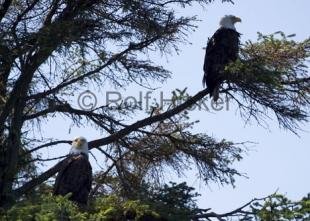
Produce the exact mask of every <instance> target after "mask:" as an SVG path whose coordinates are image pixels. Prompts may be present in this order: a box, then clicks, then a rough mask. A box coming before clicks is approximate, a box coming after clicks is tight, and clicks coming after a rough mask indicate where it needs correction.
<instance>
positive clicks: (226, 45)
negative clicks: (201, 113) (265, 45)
mask: <svg viewBox="0 0 310 221" xmlns="http://www.w3.org/2000/svg"><path fill="white" fill-rule="evenodd" d="M236 22H241V19H240V18H238V17H236V16H233V15H226V16H224V17H223V18H222V19H221V21H220V28H219V29H218V30H217V31H216V32H215V33H214V34H213V36H212V38H211V39H210V40H209V41H208V44H207V48H206V55H205V60H204V65H203V70H204V76H203V80H202V82H203V85H204V86H205V85H206V86H207V88H208V89H209V92H210V97H212V96H213V100H214V101H217V99H218V98H219V88H220V85H221V83H222V81H223V79H222V78H221V73H222V72H223V71H224V68H225V66H226V65H227V64H228V63H230V62H233V61H235V60H236V59H237V58H238V52H239V37H240V33H238V32H237V31H236V28H235V23H236Z"/></svg>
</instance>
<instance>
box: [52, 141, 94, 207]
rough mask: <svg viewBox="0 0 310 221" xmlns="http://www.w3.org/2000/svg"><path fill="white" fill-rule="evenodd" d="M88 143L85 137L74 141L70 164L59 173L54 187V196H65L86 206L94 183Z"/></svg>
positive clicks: (70, 153) (69, 158) (69, 159)
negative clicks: (68, 195)
mask: <svg viewBox="0 0 310 221" xmlns="http://www.w3.org/2000/svg"><path fill="white" fill-rule="evenodd" d="M88 152H89V151H88V143H87V140H86V139H85V138H84V137H77V138H75V139H74V140H73V141H72V146H71V150H70V152H69V156H68V158H67V160H68V163H67V164H66V166H65V167H64V168H62V170H61V171H59V173H58V175H57V177H56V180H55V185H54V195H62V196H65V195H67V194H68V193H71V195H70V197H69V199H70V200H72V201H74V202H76V203H77V204H78V205H81V206H83V205H86V204H87V201H88V195H89V192H90V190H91V183H92V167H91V165H90V163H89V161H88Z"/></svg>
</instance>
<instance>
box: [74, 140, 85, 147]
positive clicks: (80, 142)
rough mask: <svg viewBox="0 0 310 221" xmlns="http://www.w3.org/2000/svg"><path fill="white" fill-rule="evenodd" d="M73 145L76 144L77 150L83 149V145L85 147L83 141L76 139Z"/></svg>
mask: <svg viewBox="0 0 310 221" xmlns="http://www.w3.org/2000/svg"><path fill="white" fill-rule="evenodd" d="M72 143H75V147H76V148H77V149H80V148H81V147H82V145H83V141H82V140H80V139H75V140H73V142H72Z"/></svg>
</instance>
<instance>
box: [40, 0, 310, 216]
mask: <svg viewBox="0 0 310 221" xmlns="http://www.w3.org/2000/svg"><path fill="white" fill-rule="evenodd" d="M309 10H310V1H309V0H295V1H292V0H273V1H270V0H235V4H234V5H232V4H227V3H226V4H222V3H220V1H218V3H214V4H211V5H209V6H208V7H206V8H205V9H202V8H201V7H199V6H195V7H193V8H191V9H187V10H186V14H187V15H198V18H199V19H200V20H202V21H201V22H200V23H198V25H199V28H198V29H197V30H196V32H194V33H191V34H190V35H189V36H188V40H189V41H190V42H191V43H192V44H191V45H185V46H182V45H181V46H180V48H181V50H182V51H181V52H180V54H179V55H175V54H174V55H173V56H172V57H168V58H161V59H162V60H160V59H159V58H156V60H157V59H158V60H159V61H160V63H162V64H164V65H165V66H166V67H167V68H168V69H169V70H171V71H172V73H173V76H172V78H171V79H169V80H168V81H167V83H165V84H164V85H163V86H162V88H161V89H159V90H162V91H164V92H165V93H166V94H167V96H169V93H170V91H172V90H174V89H175V88H180V89H183V88H185V87H188V92H189V93H190V94H191V95H193V94H195V93H197V92H198V91H200V90H201V89H202V83H201V80H202V74H203V72H202V64H203V57H204V50H202V47H204V46H205V44H206V42H207V38H208V37H210V36H211V35H212V34H213V33H214V31H215V30H216V29H217V28H218V22H219V19H220V18H221V17H222V16H223V15H225V14H234V15H237V16H239V17H241V18H242V23H241V24H239V23H238V24H237V30H238V31H239V32H240V33H242V41H243V42H244V41H246V40H248V39H251V40H256V37H257V32H258V31H259V32H262V33H264V34H271V33H274V32H276V31H280V30H281V31H284V32H285V33H286V34H293V33H295V34H297V36H296V38H295V39H297V40H303V39H305V38H307V37H309V36H310V29H309V22H310V13H309ZM182 13H184V12H182ZM167 60H168V62H167ZM137 90H143V89H142V88H139V87H137V86H133V87H132V88H130V89H128V91H126V96H128V95H134V96H135V95H136V96H137V94H138V92H137ZM103 93H104V88H103ZM191 116H192V119H193V120H196V119H197V120H200V124H199V125H198V126H197V127H196V128H195V131H196V132H206V133H207V134H208V135H212V136H214V137H216V138H218V139H222V138H225V139H227V140H232V141H235V142H242V141H253V142H256V143H257V144H256V145H255V146H251V151H250V152H249V153H248V155H246V156H244V160H243V161H241V162H240V163H237V164H235V165H234V166H235V167H236V168H238V169H239V171H240V172H243V173H246V175H247V176H248V177H249V178H248V179H247V178H243V177H240V178H237V181H236V188H232V187H230V186H218V185H217V184H211V185H210V186H209V187H205V186H204V184H203V183H202V182H199V181H198V180H197V178H196V176H195V175H194V173H190V175H189V176H188V177H187V178H185V179H182V180H185V181H187V182H188V184H189V185H192V186H194V187H196V188H197V191H198V192H200V193H201V194H202V197H200V198H199V206H200V207H202V208H209V207H212V208H213V209H214V210H215V211H217V212H225V211H228V210H231V209H233V208H236V207H238V206H239V205H241V204H243V203H245V202H247V201H249V200H251V199H252V198H254V197H261V196H266V195H268V194H271V193H273V192H274V191H275V190H277V189H278V190H279V192H280V193H286V194H287V196H288V197H290V198H292V199H299V198H301V197H302V196H305V195H306V194H307V193H308V192H310V188H309V187H310V177H309V176H308V174H309V170H310V164H309V160H308V159H309V156H310V149H309V148H310V145H309V144H310V136H309V131H310V124H309V123H308V124H305V125H303V126H302V128H303V129H304V130H305V131H304V132H302V131H301V132H300V137H297V136H296V135H294V134H292V133H291V132H288V131H284V130H281V129H279V128H278V125H277V122H276V121H269V122H268V123H269V128H262V127H260V126H258V125H256V123H255V122H253V124H248V125H245V123H244V121H242V120H241V118H240V117H239V116H238V114H236V111H235V108H233V107H232V108H231V109H230V110H229V111H221V112H213V113H208V112H205V111H200V112H193V113H192V114H191ZM139 119H140V118H139ZM136 120H138V118H137V119H136ZM67 126H68V123H66V122H65V121H64V119H61V118H57V119H55V120H54V121H53V122H52V123H49V124H47V125H46V127H44V128H42V129H43V130H42V131H45V134H49V135H52V136H54V137H55V138H59V139H72V138H73V137H74V136H76V135H80V134H83V135H84V136H85V137H87V138H88V140H92V139H97V138H98V133H97V132H96V131H95V130H94V129H92V128H73V129H72V130H71V131H69V129H68V127H67ZM68 150H69V147H68V146H59V147H58V148H57V149H56V150H55V148H50V149H49V150H47V151H46V152H45V155H49V156H54V155H55V154H56V155H59V154H62V153H67V151H68ZM92 164H93V166H94V167H96V165H94V162H92ZM51 165H53V164H48V166H51ZM172 177H174V176H172ZM167 181H169V177H168V178H167Z"/></svg>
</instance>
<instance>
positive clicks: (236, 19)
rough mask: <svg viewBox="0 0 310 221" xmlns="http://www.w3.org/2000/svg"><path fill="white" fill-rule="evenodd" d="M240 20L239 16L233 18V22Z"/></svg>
mask: <svg viewBox="0 0 310 221" xmlns="http://www.w3.org/2000/svg"><path fill="white" fill-rule="evenodd" d="M241 21H242V20H241V18H239V17H235V18H234V22H235V23H236V22H241Z"/></svg>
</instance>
